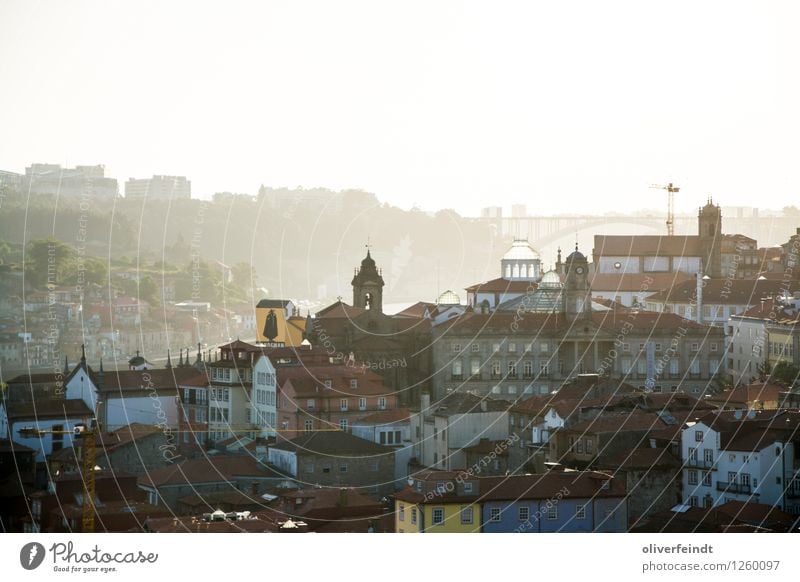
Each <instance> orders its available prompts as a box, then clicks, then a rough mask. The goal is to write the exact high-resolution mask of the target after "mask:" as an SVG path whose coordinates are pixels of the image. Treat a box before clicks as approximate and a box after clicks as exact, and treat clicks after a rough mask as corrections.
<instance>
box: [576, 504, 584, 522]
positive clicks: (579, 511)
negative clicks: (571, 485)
mask: <svg viewBox="0 0 800 582" xmlns="http://www.w3.org/2000/svg"><path fill="white" fill-rule="evenodd" d="M575 519H586V506H585V505H576V506H575Z"/></svg>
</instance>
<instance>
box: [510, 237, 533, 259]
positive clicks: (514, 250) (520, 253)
mask: <svg viewBox="0 0 800 582" xmlns="http://www.w3.org/2000/svg"><path fill="white" fill-rule="evenodd" d="M503 260H504V261H534V260H536V261H538V260H539V253H537V252H536V251H535V250H534V249H533V247H532V246H531V245H530V244H529V243H528V241H527V239H516V240H514V242H513V243H512V244H511V248H510V249H508V251H507V252H506V254H504V255H503Z"/></svg>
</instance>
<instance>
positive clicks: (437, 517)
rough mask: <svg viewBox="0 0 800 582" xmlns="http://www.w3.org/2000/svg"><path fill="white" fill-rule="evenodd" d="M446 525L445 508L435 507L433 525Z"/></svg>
mask: <svg viewBox="0 0 800 582" xmlns="http://www.w3.org/2000/svg"><path fill="white" fill-rule="evenodd" d="M442 524H444V508H443V507H434V508H433V525H442Z"/></svg>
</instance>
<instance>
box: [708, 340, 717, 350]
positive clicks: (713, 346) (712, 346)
mask: <svg viewBox="0 0 800 582" xmlns="http://www.w3.org/2000/svg"><path fill="white" fill-rule="evenodd" d="M709 349H710V350H711V351H712V352H716V351H717V342H711V344H709Z"/></svg>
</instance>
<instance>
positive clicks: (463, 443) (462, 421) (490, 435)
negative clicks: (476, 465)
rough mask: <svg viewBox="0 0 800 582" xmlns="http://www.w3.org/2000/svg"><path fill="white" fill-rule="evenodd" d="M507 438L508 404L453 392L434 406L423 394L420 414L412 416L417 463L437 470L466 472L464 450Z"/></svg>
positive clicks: (412, 434)
mask: <svg viewBox="0 0 800 582" xmlns="http://www.w3.org/2000/svg"><path fill="white" fill-rule="evenodd" d="M507 437H508V402H506V401H504V400H494V399H492V398H481V397H479V396H475V395H474V394H469V393H458V392H456V393H452V394H450V395H448V396H447V397H446V398H444V399H442V400H440V401H438V402H434V403H433V404H431V402H430V396H429V395H427V394H423V396H422V402H421V408H420V411H419V412H415V413H414V414H412V415H411V440H412V442H413V446H414V457H415V458H416V459H417V462H418V463H420V464H422V465H424V466H426V467H430V468H437V469H447V470H453V469H466V468H467V467H466V455H465V454H464V452H463V451H462V450H461V449H464V448H466V447H469V446H470V445H474V444H476V443H478V442H480V440H481V439H489V440H500V439H504V438H507Z"/></svg>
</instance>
